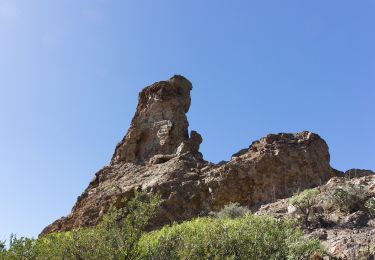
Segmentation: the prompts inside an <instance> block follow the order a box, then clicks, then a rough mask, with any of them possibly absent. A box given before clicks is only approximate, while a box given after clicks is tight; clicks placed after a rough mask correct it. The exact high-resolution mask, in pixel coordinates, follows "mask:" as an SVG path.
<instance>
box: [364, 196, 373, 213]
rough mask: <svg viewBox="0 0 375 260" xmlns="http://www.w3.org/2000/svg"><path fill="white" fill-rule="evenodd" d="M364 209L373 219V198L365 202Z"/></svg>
mask: <svg viewBox="0 0 375 260" xmlns="http://www.w3.org/2000/svg"><path fill="white" fill-rule="evenodd" d="M365 207H366V209H367V211H368V212H369V214H370V215H371V216H372V217H375V198H370V199H369V200H367V201H366V203H365Z"/></svg>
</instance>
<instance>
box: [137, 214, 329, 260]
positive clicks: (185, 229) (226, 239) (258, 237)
mask: <svg viewBox="0 0 375 260" xmlns="http://www.w3.org/2000/svg"><path fill="white" fill-rule="evenodd" d="M139 249H140V255H139V256H138V259H153V260H154V259H155V260H157V259H160V260H162V259H308V258H309V257H310V256H311V255H312V254H313V253H315V252H320V253H322V251H323V250H322V247H321V245H320V243H319V241H318V240H315V239H304V238H303V236H302V233H301V231H300V230H299V229H296V228H295V225H294V223H293V222H290V221H278V220H276V219H274V218H271V217H260V216H254V215H251V214H247V215H245V216H244V217H241V218H235V219H230V218H225V219H212V218H198V219H195V220H192V221H189V222H184V223H182V224H179V225H177V224H175V225H173V226H171V227H164V228H163V229H161V230H159V231H154V232H152V233H149V234H146V235H144V236H143V237H142V239H141V240H140V244H139Z"/></svg>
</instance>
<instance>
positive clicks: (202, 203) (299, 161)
mask: <svg viewBox="0 0 375 260" xmlns="http://www.w3.org/2000/svg"><path fill="white" fill-rule="evenodd" d="M191 89H192V85H191V83H190V82H189V81H188V80H187V79H185V78H184V77H182V76H174V77H172V78H171V79H170V80H168V81H161V82H157V83H155V84H153V85H151V86H149V87H147V88H145V89H144V90H143V91H142V92H141V93H140V95H139V104H138V107H137V111H136V113H135V116H134V118H133V120H132V123H131V127H130V129H129V131H128V133H127V134H126V136H125V137H124V139H123V140H122V142H121V143H120V144H119V145H117V147H116V150H115V153H114V155H113V158H112V160H111V163H110V165H109V166H106V167H104V168H103V169H102V170H100V171H99V172H97V173H96V174H95V177H94V179H93V180H92V181H91V183H90V184H89V186H88V188H87V189H86V190H85V191H84V193H83V194H82V195H81V196H80V197H79V198H78V200H77V202H76V204H75V206H74V207H73V209H72V212H71V213H70V214H69V215H68V216H67V217H63V218H61V219H59V220H57V221H55V222H54V223H52V224H51V225H49V226H48V227H46V228H45V229H44V230H43V232H42V234H47V233H50V232H55V231H65V230H70V229H73V228H78V227H83V226H91V225H95V224H96V223H97V222H98V221H99V220H100V218H101V216H102V215H103V214H104V213H105V212H106V210H107V209H108V208H109V206H110V205H111V204H115V205H117V206H118V207H120V206H121V201H122V199H123V198H124V197H131V196H132V195H133V194H134V189H141V190H144V191H147V192H150V193H157V194H160V195H161V197H162V199H164V202H163V203H162V205H161V206H160V208H159V210H158V214H157V217H156V218H155V219H154V220H153V222H152V224H153V225H154V226H160V225H163V224H167V223H171V222H172V221H182V220H187V219H190V218H193V217H196V216H201V215H207V214H208V213H209V212H211V211H216V210H219V209H221V208H222V207H223V206H224V205H226V204H228V203H229V202H239V203H240V204H242V205H246V206H248V207H253V208H256V207H259V206H260V205H262V204H264V203H268V202H272V201H275V200H276V199H280V198H286V197H288V196H290V195H291V194H293V193H294V192H295V191H297V190H301V189H304V188H308V187H314V186H318V185H320V184H323V183H325V182H326V181H328V180H329V179H330V178H331V177H333V176H336V174H337V171H335V170H334V169H332V168H331V166H330V165H329V159H330V158H329V152H328V146H327V144H326V143H325V141H324V140H323V139H322V138H320V137H319V136H318V135H317V134H314V133H311V132H307V131H305V132H302V133H297V134H271V135H267V136H266V137H264V138H262V139H261V140H259V141H256V142H253V143H252V145H251V146H250V147H249V148H247V149H243V150H241V151H240V152H239V153H236V154H234V155H233V157H232V159H231V160H230V161H229V162H223V163H220V164H216V165H215V164H212V163H209V162H207V161H205V160H203V158H202V155H201V154H200V153H199V145H200V143H201V142H202V138H201V136H200V135H199V134H198V133H197V132H195V131H192V132H191V134H190V136H189V135H188V121H187V118H186V112H187V111H188V110H189V107H190V91H191Z"/></svg>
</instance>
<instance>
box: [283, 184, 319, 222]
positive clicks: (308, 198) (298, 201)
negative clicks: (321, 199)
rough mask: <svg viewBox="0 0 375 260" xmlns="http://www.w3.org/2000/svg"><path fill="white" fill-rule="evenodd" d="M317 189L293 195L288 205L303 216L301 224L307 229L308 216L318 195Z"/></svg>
mask: <svg viewBox="0 0 375 260" xmlns="http://www.w3.org/2000/svg"><path fill="white" fill-rule="evenodd" d="M319 193H320V192H319V190H318V189H307V190H304V191H303V192H301V193H299V194H296V195H294V196H293V197H292V198H291V199H290V200H289V203H290V204H291V205H293V206H294V207H296V208H297V209H298V210H299V211H300V212H301V214H302V216H303V224H304V225H305V226H306V227H307V226H308V224H309V216H310V214H311V211H312V209H313V207H314V206H315V205H316V203H317V201H316V198H317V196H318V195H319Z"/></svg>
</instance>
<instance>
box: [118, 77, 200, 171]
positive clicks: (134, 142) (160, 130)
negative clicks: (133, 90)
mask: <svg viewBox="0 0 375 260" xmlns="http://www.w3.org/2000/svg"><path fill="white" fill-rule="evenodd" d="M191 90H192V85H191V83H190V81H189V80H187V79H186V78H184V77H183V76H173V77H172V78H171V79H169V80H167V81H159V82H156V83H154V84H152V85H151V86H149V87H146V88H145V89H143V90H142V92H141V93H140V94H139V100H138V106H137V111H136V113H135V115H134V117H133V120H132V122H131V126H130V128H129V130H128V133H127V134H126V136H125V137H124V139H123V140H122V141H121V142H120V143H119V144H118V145H117V147H116V150H115V153H114V155H113V158H112V161H111V163H112V164H116V163H119V162H132V163H144V162H148V161H149V160H150V159H152V158H153V157H155V156H159V157H160V156H163V155H167V156H172V155H174V154H176V153H177V152H178V150H179V151H181V149H182V147H180V146H181V145H182V146H183V145H184V143H185V144H186V143H188V142H189V134H188V127H189V123H188V121H187V118H186V113H187V112H188V110H189V108H190V103H191V99H190V91H191ZM192 137H193V138H195V139H196V140H198V142H199V144H200V142H201V139H200V136H199V137H198V138H197V133H196V132H193V133H192ZM199 139H200V141H199ZM196 140H194V141H195V142H196ZM199 144H198V148H199ZM179 147H180V149H178V148H179ZM195 152H197V151H195Z"/></svg>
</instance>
